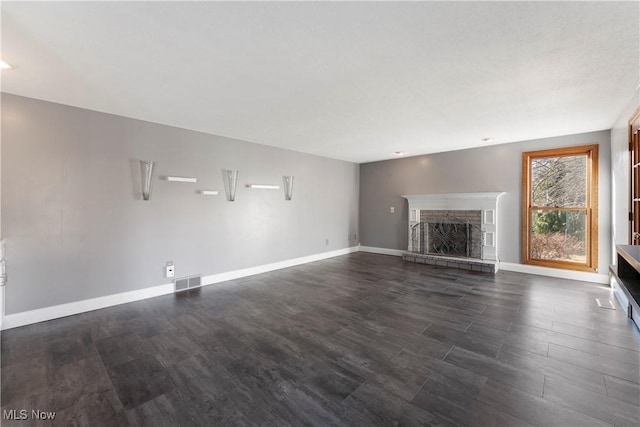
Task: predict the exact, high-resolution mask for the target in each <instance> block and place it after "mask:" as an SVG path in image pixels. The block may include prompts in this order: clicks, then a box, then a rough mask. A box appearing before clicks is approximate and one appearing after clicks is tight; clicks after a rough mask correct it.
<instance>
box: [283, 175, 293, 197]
mask: <svg viewBox="0 0 640 427" xmlns="http://www.w3.org/2000/svg"><path fill="white" fill-rule="evenodd" d="M282 182H283V183H284V199H285V200H291V196H293V175H284V176H283V177H282Z"/></svg>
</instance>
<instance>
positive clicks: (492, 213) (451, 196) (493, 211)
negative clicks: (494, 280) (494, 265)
mask: <svg viewBox="0 0 640 427" xmlns="http://www.w3.org/2000/svg"><path fill="white" fill-rule="evenodd" d="M503 194H505V193H504V192H489V193H448V194H413V195H403V196H402V197H404V198H405V199H407V200H408V201H409V251H411V250H412V248H411V227H412V226H413V225H415V224H417V223H418V222H420V211H421V210H475V211H478V210H479V211H481V214H482V259H483V260H491V261H498V260H499V257H498V199H499V198H500V196H502V195H503Z"/></svg>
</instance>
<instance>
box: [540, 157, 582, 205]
mask: <svg viewBox="0 0 640 427" xmlns="http://www.w3.org/2000/svg"><path fill="white" fill-rule="evenodd" d="M531 201H532V206H534V207H536V206H537V207H585V206H586V203H587V156H586V155H577V156H562V157H544V158H537V159H533V160H531Z"/></svg>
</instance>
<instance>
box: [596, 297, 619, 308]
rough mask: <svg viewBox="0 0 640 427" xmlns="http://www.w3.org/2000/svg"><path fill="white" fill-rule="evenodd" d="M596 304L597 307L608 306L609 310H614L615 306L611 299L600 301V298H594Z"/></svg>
mask: <svg viewBox="0 0 640 427" xmlns="http://www.w3.org/2000/svg"><path fill="white" fill-rule="evenodd" d="M596 304H598V307H599V308H608V309H609V310H615V309H616V307H615V306H614V305H613V303H612V302H611V300H607V301H604V302H603V301H600V298H596Z"/></svg>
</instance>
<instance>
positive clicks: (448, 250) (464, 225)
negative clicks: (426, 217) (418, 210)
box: [411, 212, 482, 259]
mask: <svg viewBox="0 0 640 427" xmlns="http://www.w3.org/2000/svg"><path fill="white" fill-rule="evenodd" d="M478 216H479V212H478ZM478 222H479V219H478ZM481 236H482V230H481V227H480V226H479V225H476V224H472V223H471V221H469V220H467V219H462V218H456V217H453V216H451V215H446V216H445V217H444V218H442V220H441V221H437V222H419V223H417V224H415V225H413V226H412V227H411V248H412V251H413V252H419V253H422V254H429V255H444V256H454V257H468V258H479V259H481V258H482V244H481Z"/></svg>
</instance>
